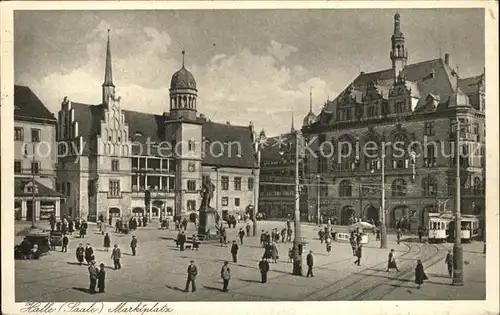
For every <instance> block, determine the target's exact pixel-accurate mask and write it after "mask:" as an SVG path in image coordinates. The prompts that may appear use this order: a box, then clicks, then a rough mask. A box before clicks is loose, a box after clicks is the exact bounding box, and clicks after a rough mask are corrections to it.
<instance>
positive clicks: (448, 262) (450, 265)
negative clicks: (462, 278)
mask: <svg viewBox="0 0 500 315" xmlns="http://www.w3.org/2000/svg"><path fill="white" fill-rule="evenodd" d="M444 263H445V264H446V265H447V266H448V275H449V276H450V278H451V277H452V276H453V254H452V253H451V250H450V251H448V254H446V258H445V260H444Z"/></svg>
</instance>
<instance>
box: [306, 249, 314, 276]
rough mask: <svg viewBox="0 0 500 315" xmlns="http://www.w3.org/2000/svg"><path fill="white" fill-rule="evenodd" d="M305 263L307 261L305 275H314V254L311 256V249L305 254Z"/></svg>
mask: <svg viewBox="0 0 500 315" xmlns="http://www.w3.org/2000/svg"><path fill="white" fill-rule="evenodd" d="M306 263H307V275H306V277H314V274H313V266H314V256H313V251H312V250H310V251H309V254H307V257H306Z"/></svg>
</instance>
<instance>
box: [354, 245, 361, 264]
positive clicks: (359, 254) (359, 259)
mask: <svg viewBox="0 0 500 315" xmlns="http://www.w3.org/2000/svg"><path fill="white" fill-rule="evenodd" d="M362 247H363V245H359V246H358V248H357V249H356V257H357V258H358V259H356V261H355V262H354V264H355V265H356V264H357V265H358V266H359V265H360V264H361V256H362Z"/></svg>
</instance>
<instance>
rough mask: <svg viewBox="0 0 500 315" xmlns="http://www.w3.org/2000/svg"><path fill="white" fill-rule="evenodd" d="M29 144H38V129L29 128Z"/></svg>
mask: <svg viewBox="0 0 500 315" xmlns="http://www.w3.org/2000/svg"><path fill="white" fill-rule="evenodd" d="M31 142H40V129H36V128H31Z"/></svg>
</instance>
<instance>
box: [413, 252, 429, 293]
mask: <svg viewBox="0 0 500 315" xmlns="http://www.w3.org/2000/svg"><path fill="white" fill-rule="evenodd" d="M427 279H428V278H427V275H426V274H425V271H424V265H422V261H421V260H420V259H419V260H417V266H416V267H415V283H416V284H417V289H420V286H421V285H423V284H424V280H427Z"/></svg>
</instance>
